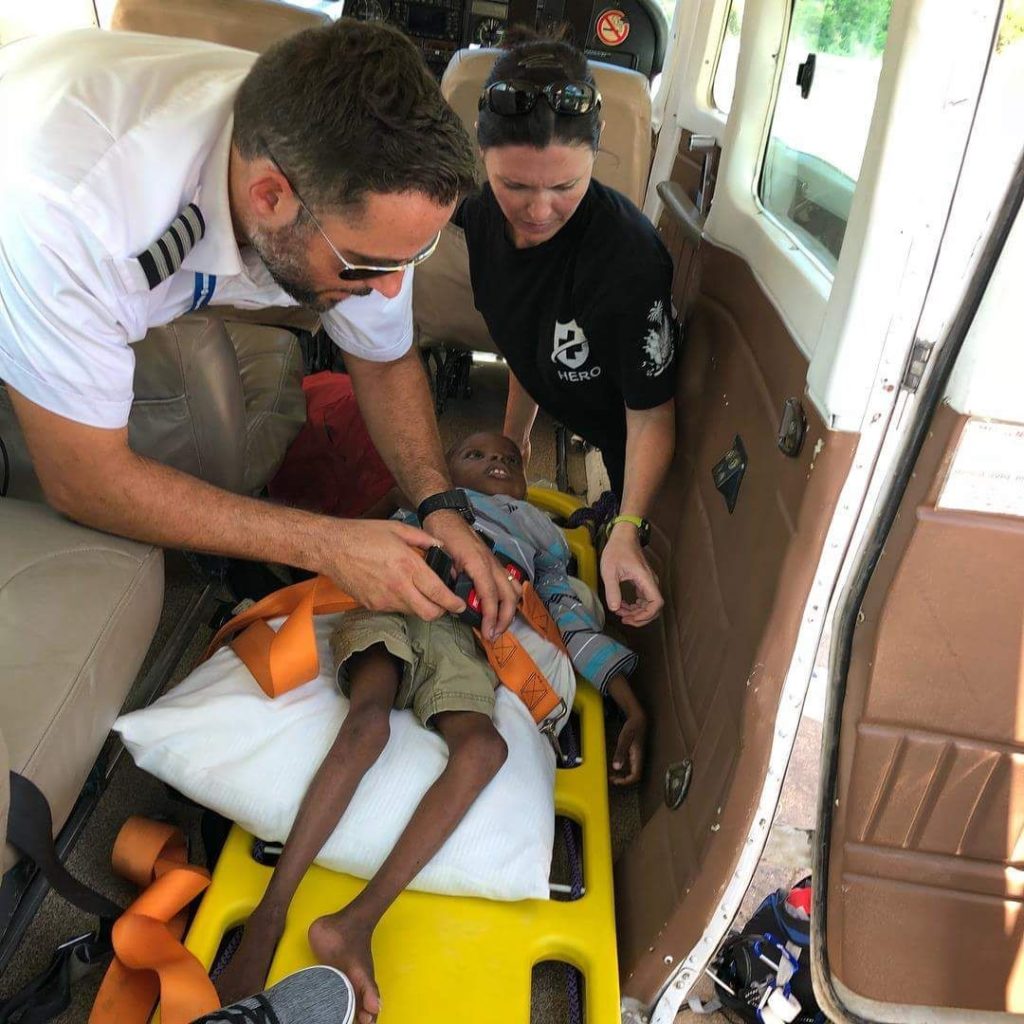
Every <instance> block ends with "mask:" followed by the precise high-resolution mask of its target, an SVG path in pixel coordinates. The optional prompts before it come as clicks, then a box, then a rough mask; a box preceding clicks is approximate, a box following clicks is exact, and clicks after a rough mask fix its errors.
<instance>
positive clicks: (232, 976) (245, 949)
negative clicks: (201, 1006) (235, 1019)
mask: <svg viewBox="0 0 1024 1024" xmlns="http://www.w3.org/2000/svg"><path fill="white" fill-rule="evenodd" d="M284 918H285V915H284V913H278V912H276V911H273V910H264V909H262V908H260V907H257V908H256V910H255V911H253V914H252V916H251V917H250V918H249V920H248V921H246V922H245V930H244V931H243V933H242V941H241V943H240V945H239V947H238V949H237V950H236V951H235V955H234V956H233V957H232V958H231V960H230V962H229V963H228V965H227V967H225V968H224V970H223V971H221V973H220V974H219V975H217V978H216V980H215V981H214V983H213V987H214V988H215V989H216V990H217V995H219V996H220V1000H221V1005H222V1006H227V1005H228V1004H229V1003H234V1002H237V1001H238V1000H240V999H245V998H246V997H248V996H251V995H253V994H254V993H256V992H259V991H260V990H261V989H262V988H263V986H264V983H265V982H266V980H267V973H268V972H269V970H270V962H271V960H273V959H274V952H275V950H276V949H277V944H278V942H279V941H280V940H281V933H282V932H283V931H284Z"/></svg>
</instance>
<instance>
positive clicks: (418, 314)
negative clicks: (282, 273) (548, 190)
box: [413, 49, 651, 352]
mask: <svg viewBox="0 0 1024 1024" xmlns="http://www.w3.org/2000/svg"><path fill="white" fill-rule="evenodd" d="M500 52H501V51H499V50H491V49H487V50H460V51H459V52H458V53H457V54H456V55H455V56H454V57H453V58H452V60H451V63H450V64H449V65H448V68H447V70H446V71H445V73H444V77H443V78H442V79H441V91H442V92H443V93H444V96H445V99H447V100H448V102H449V103H450V104H451V106H452V108H453V109H454V110H455V112H456V113H457V114H458V115H459V117H460V118H461V119H462V123H463V125H464V126H465V128H466V131H468V132H469V134H470V137H471V138H473V139H474V140H475V137H476V130H475V127H474V126H475V124H476V115H477V104H478V101H479V98H480V92H481V90H482V89H483V86H484V82H485V81H486V80H487V76H488V74H489V73H490V70H491V67H492V66H493V64H494V61H495V60H496V59H497V56H498V54H499V53H500ZM591 66H592V68H593V71H594V78H595V80H596V81H597V87H598V89H600V91H601V101H602V106H601V114H602V117H603V118H604V120H605V127H604V133H603V134H602V136H601V148H600V151H599V152H598V154H597V159H596V161H595V163H594V177H595V178H597V179H598V181H600V182H602V183H603V184H605V185H610V186H611V187H612V188H615V189H618V190H619V191H620V192H622V193H623V194H624V195H626V196H628V197H629V198H630V199H632V200H633V202H634V203H636V204H637V206H640V205H642V204H643V201H644V191H645V189H646V187H647V175H648V169H649V167H650V162H651V92H650V86H649V83H648V81H647V79H646V78H645V77H644V76H643V75H641V74H639V73H638V72H636V71H630V70H627V69H625V68H617V67H612V66H611V65H608V64H600V63H597V62H594V63H593V64H592V65H591ZM477 170H478V173H477V177H478V180H480V181H483V178H484V173H483V165H482V164H481V163H480V162H479V153H478V168H477ZM413 315H414V317H415V321H416V331H417V338H418V340H419V343H420V344H421V345H422V346H424V347H431V346H435V345H446V346H452V347H454V348H458V349H464V350H470V351H476V352H495V351H496V349H495V347H494V342H493V341H492V340H491V336H490V333H489V332H488V330H487V325H486V324H485V323H484V321H483V318H482V317H481V316H480V314H479V313H478V312H477V311H476V307H475V306H474V305H473V289H472V287H471V285H470V280H469V259H468V255H467V252H466V242H465V237H464V236H463V233H462V231H461V230H460V229H459V228H457V227H455V226H454V225H452V224H449V225H448V226H447V227H446V228H445V230H444V232H443V234H442V236H441V244H440V245H439V246H438V249H437V252H436V253H435V254H434V255H433V256H432V257H431V258H430V259H429V260H427V261H426V262H425V263H424V264H423V265H422V266H420V267H417V268H416V277H415V279H414V282H413Z"/></svg>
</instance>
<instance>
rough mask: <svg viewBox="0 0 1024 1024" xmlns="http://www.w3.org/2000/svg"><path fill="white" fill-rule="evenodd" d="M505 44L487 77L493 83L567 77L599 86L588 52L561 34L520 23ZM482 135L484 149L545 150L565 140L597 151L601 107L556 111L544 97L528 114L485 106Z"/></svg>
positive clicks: (545, 81) (480, 125) (539, 81)
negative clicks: (571, 112)
mask: <svg viewBox="0 0 1024 1024" xmlns="http://www.w3.org/2000/svg"><path fill="white" fill-rule="evenodd" d="M502 47H503V49H504V51H505V52H504V53H503V54H502V55H501V56H500V57H499V58H498V59H497V60H496V61H495V62H494V67H493V68H492V69H491V73H490V75H488V77H487V85H488V86H490V85H493V84H494V83H495V82H501V81H508V80H516V81H522V82H530V83H532V84H533V85H541V86H543V85H549V84H550V83H552V82H566V81H570V82H586V83H587V84H588V85H595V82H594V75H593V72H591V70H590V65H589V64H588V63H587V58H586V57H585V56H584V54H583V52H582V51H581V50H578V49H577V48H576V47H575V46H573V45H572V43H569V42H566V41H565V39H563V38H560V37H559V36H555V37H552V36H542V35H540V34H539V33H537V32H534V31H533V30H532V29H529V28H526V27H524V26H521V25H516V26H514V27H513V28H511V29H509V30H508V32H506V33H505V39H504V42H503V43H502ZM595 87H596V86H595ZM485 88H486V86H485ZM476 137H477V141H478V142H479V143H480V148H481V149H491V148H492V147H494V146H533V148H534V149H543V148H544V147H545V146H550V145H551V144H552V143H560V144H562V145H565V146H589V147H590V149H591V150H592V151H593V152H595V153H596V152H597V147H598V142H599V141H600V138H601V111H600V110H599V109H596V108H595V109H594V110H592V111H590V113H589V114H579V115H575V116H570V115H567V114H556V113H555V112H554V110H552V109H551V107H550V106H549V105H548V104H547V103H546V102H545V101H544V99H543V98H539V99H538V100H537V103H536V104H535V105H534V108H533V110H531V111H530V112H529V113H528V114H519V115H516V116H514V117H505V116H503V115H501V114H496V113H494V111H493V110H490V109H489V108H488V107H487V106H486V105H485V106H484V107H483V108H482V109H481V110H480V112H479V114H478V116H477V131H476Z"/></svg>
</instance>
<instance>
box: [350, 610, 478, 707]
mask: <svg viewBox="0 0 1024 1024" xmlns="http://www.w3.org/2000/svg"><path fill="white" fill-rule="evenodd" d="M374 644H384V646H385V647H386V648H387V649H388V651H389V652H390V653H391V654H392V655H393V656H394V657H396V658H397V659H398V660H399V661H401V662H402V663H403V668H402V680H401V683H400V684H399V687H398V694H397V696H396V697H395V707H396V708H399V709H405V708H410V707H411V708H412V709H413V711H414V712H415V714H416V717H417V718H419V720H420V721H421V722H422V723H423V724H424V725H427V724H428V723H429V721H430V719H431V718H433V716H434V715H436V714H439V713H440V712H442V711H478V712H479V713H480V714H482V715H487V717H488V718H491V717H493V713H494V690H495V687H497V685H498V678H497V676H495V674H494V672H493V670H492V669H491V666H490V665H488V664H487V660H486V659H485V657H484V654H483V652H482V651H481V650H479V649H478V648H477V645H476V641H475V639H474V637H473V630H472V629H470V627H469V626H467V625H466V624H465V623H464V622H459V620H458V619H456V618H453V617H452V616H451V615H443V616H442V617H441V618H440V619H436V620H435V621H434V622H424V621H423V620H422V619H418V618H416V617H415V616H412V615H399V614H396V613H393V612H371V611H366V610H365V609H359V610H357V611H352V612H346V613H345V615H344V616H342V618H341V621H340V623H339V624H338V626H337V628H336V629H335V630H334V632H333V633H332V634H331V653H332V654H333V655H334V664H335V667H336V670H337V676H338V685H339V686H340V687H341V692H342V693H343V694H345V696H346V697H348V696H349V694H350V690H351V681H350V679H349V676H348V672H347V671H346V663H347V662H348V660H349V658H351V657H352V655H353V654H358V653H359V652H360V651H365V650H367V648H370V647H373V645H374Z"/></svg>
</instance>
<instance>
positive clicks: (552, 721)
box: [538, 698, 569, 764]
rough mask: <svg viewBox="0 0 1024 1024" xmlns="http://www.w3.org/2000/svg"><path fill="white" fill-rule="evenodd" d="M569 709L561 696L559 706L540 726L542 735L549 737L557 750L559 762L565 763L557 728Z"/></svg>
mask: <svg viewBox="0 0 1024 1024" xmlns="http://www.w3.org/2000/svg"><path fill="white" fill-rule="evenodd" d="M568 710H569V707H568V705H567V704H566V703H565V700H564V699H561V698H559V701H558V707H557V708H555V710H554V711H552V712H551V714H550V715H548V717H547V718H545V719H544V721H543V722H541V723H540V725H539V726H538V728H539V729H540V731H541V735H543V736H545V737H547V741H548V743H550V744H551V749H552V750H553V751H554V752H555V758H556V759H557V761H558V763H559V764H565V751H564V750H562V744H561V743H560V742H559V740H558V733H557V732H556V731H555V729H556V728H557V727H558V723H559V722H560V721H561V720H562V716H563V715H564V714H565V713H566V711H568Z"/></svg>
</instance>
